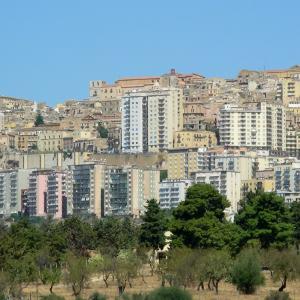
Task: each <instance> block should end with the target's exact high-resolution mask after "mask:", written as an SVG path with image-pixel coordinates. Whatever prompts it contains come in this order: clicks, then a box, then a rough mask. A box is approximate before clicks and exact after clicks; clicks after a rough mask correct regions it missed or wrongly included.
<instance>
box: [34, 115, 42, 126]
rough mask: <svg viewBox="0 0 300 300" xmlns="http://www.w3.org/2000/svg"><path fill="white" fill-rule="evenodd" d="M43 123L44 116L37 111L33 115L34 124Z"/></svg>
mask: <svg viewBox="0 0 300 300" xmlns="http://www.w3.org/2000/svg"><path fill="white" fill-rule="evenodd" d="M43 124H44V118H43V116H42V114H41V113H38V114H37V115H36V117H35V121H34V126H35V127H37V126H41V125H43Z"/></svg>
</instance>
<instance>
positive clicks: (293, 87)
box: [276, 78, 300, 106]
mask: <svg viewBox="0 0 300 300" xmlns="http://www.w3.org/2000/svg"><path fill="white" fill-rule="evenodd" d="M276 98H277V99H278V100H281V101H282V103H283V104H284V105H286V106H288V105H289V103H291V102H295V100H296V99H299V98H300V80H299V79H290V78H284V79H280V80H279V82H278V84H277V94H276Z"/></svg>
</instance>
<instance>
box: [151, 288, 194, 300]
mask: <svg viewBox="0 0 300 300" xmlns="http://www.w3.org/2000/svg"><path fill="white" fill-rule="evenodd" d="M147 300H192V296H191V295H190V293H188V292H187V291H184V290H182V289H180V288H177V287H161V288H158V289H156V290H154V291H153V292H151V293H150V294H149V296H148V297H147Z"/></svg>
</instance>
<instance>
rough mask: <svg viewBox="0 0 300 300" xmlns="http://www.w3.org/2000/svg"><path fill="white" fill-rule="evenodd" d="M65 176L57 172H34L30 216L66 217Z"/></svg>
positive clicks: (29, 208) (29, 193) (31, 178)
mask: <svg viewBox="0 0 300 300" xmlns="http://www.w3.org/2000/svg"><path fill="white" fill-rule="evenodd" d="M64 185H65V174H64V172H61V171H56V170H37V171H33V172H32V173H31V174H30V177H29V188H28V192H27V197H28V198H27V206H26V211H27V213H28V214H29V215H30V216H38V217H44V216H47V215H49V216H52V217H53V218H55V219H60V218H62V217H64V216H65V209H64V207H65V203H66V194H65V189H64Z"/></svg>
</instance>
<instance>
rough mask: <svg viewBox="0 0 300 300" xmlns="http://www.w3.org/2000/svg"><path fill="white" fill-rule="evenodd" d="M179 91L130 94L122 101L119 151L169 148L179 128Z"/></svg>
mask: <svg viewBox="0 0 300 300" xmlns="http://www.w3.org/2000/svg"><path fill="white" fill-rule="evenodd" d="M182 99H183V97H182V90H181V89H177V88H160V89H153V90H151V91H143V92H141V91H132V92H130V93H128V94H126V95H125V96H123V98H122V151H123V152H127V153H138V152H159V151H162V150H167V149H172V148H173V145H174V133H175V131H178V130H180V129H182V126H183V106H182Z"/></svg>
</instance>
